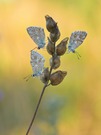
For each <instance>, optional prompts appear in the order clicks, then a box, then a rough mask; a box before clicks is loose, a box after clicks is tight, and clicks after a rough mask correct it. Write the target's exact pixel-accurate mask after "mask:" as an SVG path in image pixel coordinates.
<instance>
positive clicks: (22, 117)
mask: <svg viewBox="0 0 101 135" xmlns="http://www.w3.org/2000/svg"><path fill="white" fill-rule="evenodd" d="M47 14H48V15H50V16H52V17H53V18H54V19H55V21H56V22H58V26H59V29H60V32H61V37H60V40H59V41H58V42H60V41H61V40H62V39H63V38H64V37H67V36H70V34H71V32H73V31H75V30H85V31H87V32H88V36H87V38H86V40H85V41H84V43H83V44H82V45H81V46H80V47H79V48H78V49H77V51H78V52H79V53H80V55H81V56H82V57H81V59H80V60H78V59H77V57H76V55H75V54H72V53H71V54H69V55H68V54H65V55H64V56H62V57H61V67H60V68H59V69H61V70H66V71H67V72H68V75H67V77H66V78H65V79H64V81H63V82H62V83H61V84H60V85H58V86H55V87H53V86H50V87H48V88H47V90H46V91H45V94H44V97H43V99H42V103H41V106H40V108H39V111H38V114H37V117H36V120H35V123H34V125H33V127H32V129H31V132H30V135H66V134H67V135H101V1H100V0H89V1H88V0H58V1H57V0H51V1H50V0H49V1H47V0H0V135H25V133H26V130H27V128H28V125H29V123H30V120H31V118H32V115H33V112H34V110H35V107H36V104H37V102H38V99H39V96H40V93H41V90H42V87H43V84H42V83H41V82H40V80H39V79H37V78H34V79H33V78H32V79H30V80H29V81H28V82H26V81H25V80H24V79H23V78H24V77H25V76H27V75H28V74H32V68H31V65H30V50H31V49H33V48H34V47H35V46H36V45H35V44H34V43H33V41H32V40H31V38H30V37H29V35H28V34H27V32H26V28H27V27H28V26H41V27H43V28H44V29H45V33H46V37H47V36H48V35H49V33H48V32H47V30H46V28H45V18H44V16H45V15H47ZM38 52H40V53H41V54H42V55H44V57H45V58H46V63H45V66H49V58H50V56H49V54H47V51H46V50H45V49H42V50H40V51H39V50H38Z"/></svg>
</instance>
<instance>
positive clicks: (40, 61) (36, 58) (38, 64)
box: [30, 50, 45, 77]
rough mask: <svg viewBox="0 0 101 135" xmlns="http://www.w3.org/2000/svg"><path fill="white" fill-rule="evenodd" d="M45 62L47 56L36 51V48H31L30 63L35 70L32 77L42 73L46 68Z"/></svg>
mask: <svg viewBox="0 0 101 135" xmlns="http://www.w3.org/2000/svg"><path fill="white" fill-rule="evenodd" d="M44 62H45V58H44V57H43V56H42V55H41V54H39V53H38V52H35V51H34V50H31V54H30V63H31V66H32V70H33V72H34V73H33V75H32V77H38V76H40V75H41V74H42V72H43V69H44Z"/></svg>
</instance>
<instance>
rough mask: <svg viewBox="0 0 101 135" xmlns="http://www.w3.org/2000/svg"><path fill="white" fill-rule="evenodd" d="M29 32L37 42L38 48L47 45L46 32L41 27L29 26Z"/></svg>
mask: <svg viewBox="0 0 101 135" xmlns="http://www.w3.org/2000/svg"><path fill="white" fill-rule="evenodd" d="M27 32H28V34H29V36H30V37H31V38H32V40H33V41H34V42H35V43H36V44H37V46H38V49H40V48H43V47H44V46H45V44H46V43H45V32H44V29H43V28H41V27H33V26H31V27H28V28H27Z"/></svg>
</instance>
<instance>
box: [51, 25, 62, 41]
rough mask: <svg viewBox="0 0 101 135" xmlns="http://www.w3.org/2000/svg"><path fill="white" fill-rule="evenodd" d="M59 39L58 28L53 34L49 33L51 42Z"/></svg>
mask: <svg viewBox="0 0 101 135" xmlns="http://www.w3.org/2000/svg"><path fill="white" fill-rule="evenodd" d="M59 38H60V31H59V29H58V28H56V29H55V31H54V33H50V39H51V41H52V42H56V41H57V40H58V39H59Z"/></svg>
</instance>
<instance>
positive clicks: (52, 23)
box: [45, 15, 57, 33]
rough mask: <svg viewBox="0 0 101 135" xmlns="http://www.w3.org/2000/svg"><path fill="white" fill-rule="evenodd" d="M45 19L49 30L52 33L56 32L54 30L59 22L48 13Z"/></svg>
mask: <svg viewBox="0 0 101 135" xmlns="http://www.w3.org/2000/svg"><path fill="white" fill-rule="evenodd" d="M45 19H46V28H47V30H48V31H49V32H51V33H54V30H55V28H56V27H57V23H56V22H55V21H54V20H53V18H52V17H50V16H49V15H46V16H45Z"/></svg>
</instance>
